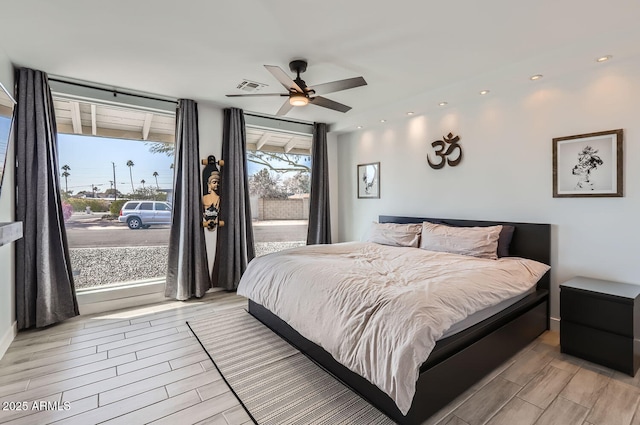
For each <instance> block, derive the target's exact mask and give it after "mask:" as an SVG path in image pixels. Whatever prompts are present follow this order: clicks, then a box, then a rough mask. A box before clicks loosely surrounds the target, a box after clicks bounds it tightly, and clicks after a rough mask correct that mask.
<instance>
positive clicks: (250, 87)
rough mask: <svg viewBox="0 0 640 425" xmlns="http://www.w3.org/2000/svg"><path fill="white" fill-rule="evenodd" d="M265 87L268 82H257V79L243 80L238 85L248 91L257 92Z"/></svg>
mask: <svg viewBox="0 0 640 425" xmlns="http://www.w3.org/2000/svg"><path fill="white" fill-rule="evenodd" d="M263 87H267V84H263V83H256V82H255V81H250V80H242V81H241V82H240V84H238V86H237V88H239V89H240V90H242V91H244V92H247V93H255V92H257V91H260V90H261V89H262V88H263Z"/></svg>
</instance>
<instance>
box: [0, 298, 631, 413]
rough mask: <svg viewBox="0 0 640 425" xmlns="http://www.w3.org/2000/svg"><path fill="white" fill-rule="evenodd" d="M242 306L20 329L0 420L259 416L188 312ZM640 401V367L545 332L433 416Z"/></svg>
mask: <svg viewBox="0 0 640 425" xmlns="http://www.w3.org/2000/svg"><path fill="white" fill-rule="evenodd" d="M240 307H246V301H245V300H244V299H243V298H241V297H238V296H236V295H234V294H228V293H224V292H217V293H213V294H210V295H207V296H206V297H205V298H203V299H202V300H192V301H188V302H177V301H170V302H165V303H162V304H157V305H152V306H143V307H139V308H129V309H125V310H119V311H116V312H110V313H102V314H96V315H92V316H81V317H77V318H74V319H71V320H68V321H66V322H64V323H62V324H59V325H56V326H52V327H50V328H48V329H45V330H34V331H27V332H21V333H20V334H19V335H18V336H17V337H16V339H15V341H14V342H13V343H12V344H11V346H10V347H9V350H8V351H7V353H6V354H5V356H4V357H3V358H2V360H0V402H1V403H2V405H1V406H0V408H2V407H12V408H11V409H9V410H0V423H8V424H38V425H40V424H48V423H56V424H82V425H87V424H95V423H108V424H117V423H122V424H144V423H154V424H155V423H163V424H176V423H177V424H180V425H188V424H216V425H229V424H233V425H235V424H246V423H250V420H249V417H248V416H247V415H246V413H245V412H244V411H243V410H242V408H241V407H240V405H239V403H238V402H237V400H236V399H235V398H234V396H233V395H232V393H231V392H230V391H229V390H228V388H227V387H226V386H225V384H224V382H223V381H222V379H221V378H220V376H219V374H218V372H217V371H216V370H215V368H214V366H213V364H212V363H211V361H210V360H209V358H208V357H207V355H206V354H205V353H204V351H203V350H202V348H201V347H200V345H199V344H198V342H197V340H196V339H195V337H194V336H193V335H192V334H191V332H190V331H189V328H188V327H187V326H186V324H185V321H186V320H190V319H196V318H201V317H206V315H207V314H210V313H211V312H212V311H218V312H219V311H224V310H225V309H230V308H240ZM5 402H7V403H10V402H13V403H20V407H26V408H27V409H26V410H16V408H17V407H19V406H17V405H15V404H14V405H12V406H5ZM34 402H38V403H37V404H35V405H34ZM46 402H49V403H50V404H49V405H48V406H47V405H46ZM23 403H24V404H23ZM53 403H57V404H53ZM639 405H640V374H639V376H637V377H636V378H632V377H629V376H626V375H624V374H622V373H619V372H615V371H613V370H610V369H607V368H604V367H601V366H597V365H594V364H591V363H588V362H586V361H582V360H579V359H576V358H573V357H570V356H566V355H563V354H561V353H560V349H559V343H558V334H557V333H555V332H547V333H545V334H543V335H542V336H541V337H540V338H538V339H537V340H536V341H534V342H533V343H532V344H530V345H529V346H528V347H526V348H525V349H524V350H522V351H521V352H520V353H518V354H517V355H516V356H514V357H513V358H512V359H510V360H509V361H508V362H506V363H505V364H504V365H502V366H501V367H500V368H499V369H498V370H496V371H494V372H493V373H492V374H491V375H490V376H488V377H486V378H485V379H484V380H483V381H481V382H479V383H478V384H476V385H474V386H473V387H472V388H470V389H469V390H468V391H467V392H466V393H465V394H463V395H461V396H460V397H458V398H457V399H456V400H454V401H453V402H452V403H450V404H449V405H448V406H446V407H445V408H444V409H442V410H441V411H440V412H438V413H437V414H436V415H434V416H433V417H432V418H431V419H430V420H428V421H427V422H426V424H427V425H483V424H488V425H534V424H535V425H549V424H557V425H572V424H576V425H618V424H620V425H640V411H639V410H640V407H639ZM34 406H35V407H34ZM47 407H48V408H47ZM51 407H57V409H55V410H52V409H51Z"/></svg>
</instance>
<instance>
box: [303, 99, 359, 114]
mask: <svg viewBox="0 0 640 425" xmlns="http://www.w3.org/2000/svg"><path fill="white" fill-rule="evenodd" d="M309 102H311V103H313V104H314V105H316V106H322V107H323V108H329V109H333V110H334V111H339V112H348V111H350V110H351V106H347V105H343V104H342V103H338V102H335V101H333V100H331V99H327V98H326V97H322V96H316V97H312V98H309Z"/></svg>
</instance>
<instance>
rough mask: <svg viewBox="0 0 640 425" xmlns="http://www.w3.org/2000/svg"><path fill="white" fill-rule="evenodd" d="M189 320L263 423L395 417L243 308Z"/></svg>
mask: <svg viewBox="0 0 640 425" xmlns="http://www.w3.org/2000/svg"><path fill="white" fill-rule="evenodd" d="M187 324H188V325H189V327H190V328H191V330H192V331H193V333H194V334H195V335H196V337H197V338H198V340H199V341H200V343H201V344H202V346H203V348H204V349H205V351H206V352H207V353H208V354H209V356H210V357H211V359H212V360H213V362H214V363H215V364H216V366H217V368H218V369H219V370H220V372H221V374H222V375H223V376H224V378H225V380H226V381H227V383H228V385H229V386H230V387H231V389H232V390H233V391H234V392H235V393H236V395H237V397H238V398H239V399H240V400H241V402H242V403H243V404H244V407H245V408H246V410H248V412H249V414H250V415H251V416H253V418H254V419H255V420H256V422H257V423H258V424H260V425H263V424H264V425H267V424H278V425H281V424H305V425H306V424H327V425H328V424H331V425H335V424H363V425H364V424H393V423H394V422H393V421H392V420H391V419H389V418H388V417H387V416H385V415H384V414H383V413H381V412H380V411H379V410H377V409H376V408H375V407H373V406H372V405H371V404H369V403H368V402H367V401H365V400H364V399H363V398H361V397H360V396H359V395H357V394H356V393H354V392H353V391H351V390H350V389H349V388H347V387H346V386H345V385H344V384H342V383H341V382H340V381H338V380H337V379H336V378H334V377H333V376H332V375H330V374H329V373H328V372H326V371H325V370H324V369H322V368H321V367H320V366H318V365H317V364H315V363H314V362H312V361H311V360H309V359H308V358H307V357H306V356H305V355H304V354H302V353H300V351H298V350H297V349H296V348H294V347H292V346H291V345H289V344H288V343H287V342H286V341H284V340H283V339H282V338H280V337H279V336H278V335H277V334H275V333H274V332H273V331H271V329H269V328H267V327H266V326H265V325H263V324H262V323H260V322H259V321H258V320H257V319H255V318H254V317H253V316H251V315H250V314H249V313H248V312H247V311H246V310H244V309H233V310H227V311H225V312H221V313H214V314H212V315H211V316H208V317H206V318H204V319H200V320H194V321H189V322H187Z"/></svg>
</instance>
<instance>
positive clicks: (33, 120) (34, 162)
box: [15, 68, 79, 329]
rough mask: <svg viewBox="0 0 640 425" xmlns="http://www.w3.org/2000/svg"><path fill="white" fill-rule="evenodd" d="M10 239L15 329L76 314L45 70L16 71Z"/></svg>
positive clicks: (54, 130) (77, 312)
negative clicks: (14, 228) (17, 231)
mask: <svg viewBox="0 0 640 425" xmlns="http://www.w3.org/2000/svg"><path fill="white" fill-rule="evenodd" d="M16 81H17V85H16V87H17V102H18V104H17V106H16V132H15V142H16V174H15V180H16V220H18V221H21V222H22V224H23V237H22V239H20V240H18V241H17V242H16V316H17V322H18V329H27V328H31V327H34V326H35V327H38V328H40V327H44V326H48V325H51V324H54V323H58V322H61V321H63V320H65V319H68V318H70V317H74V316H77V315H78V314H79V311H78V301H77V300H76V291H75V286H74V282H73V275H72V272H71V261H70V259H69V246H68V243H67V234H66V231H65V226H64V217H63V214H62V200H61V197H60V185H59V181H58V173H59V166H58V153H57V148H58V146H57V144H58V134H57V129H56V121H55V113H54V109H53V99H52V97H51V90H50V88H49V82H48V78H47V74H46V73H44V72H42V71H36V70H32V69H27V68H21V69H19V70H17V72H16Z"/></svg>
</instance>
